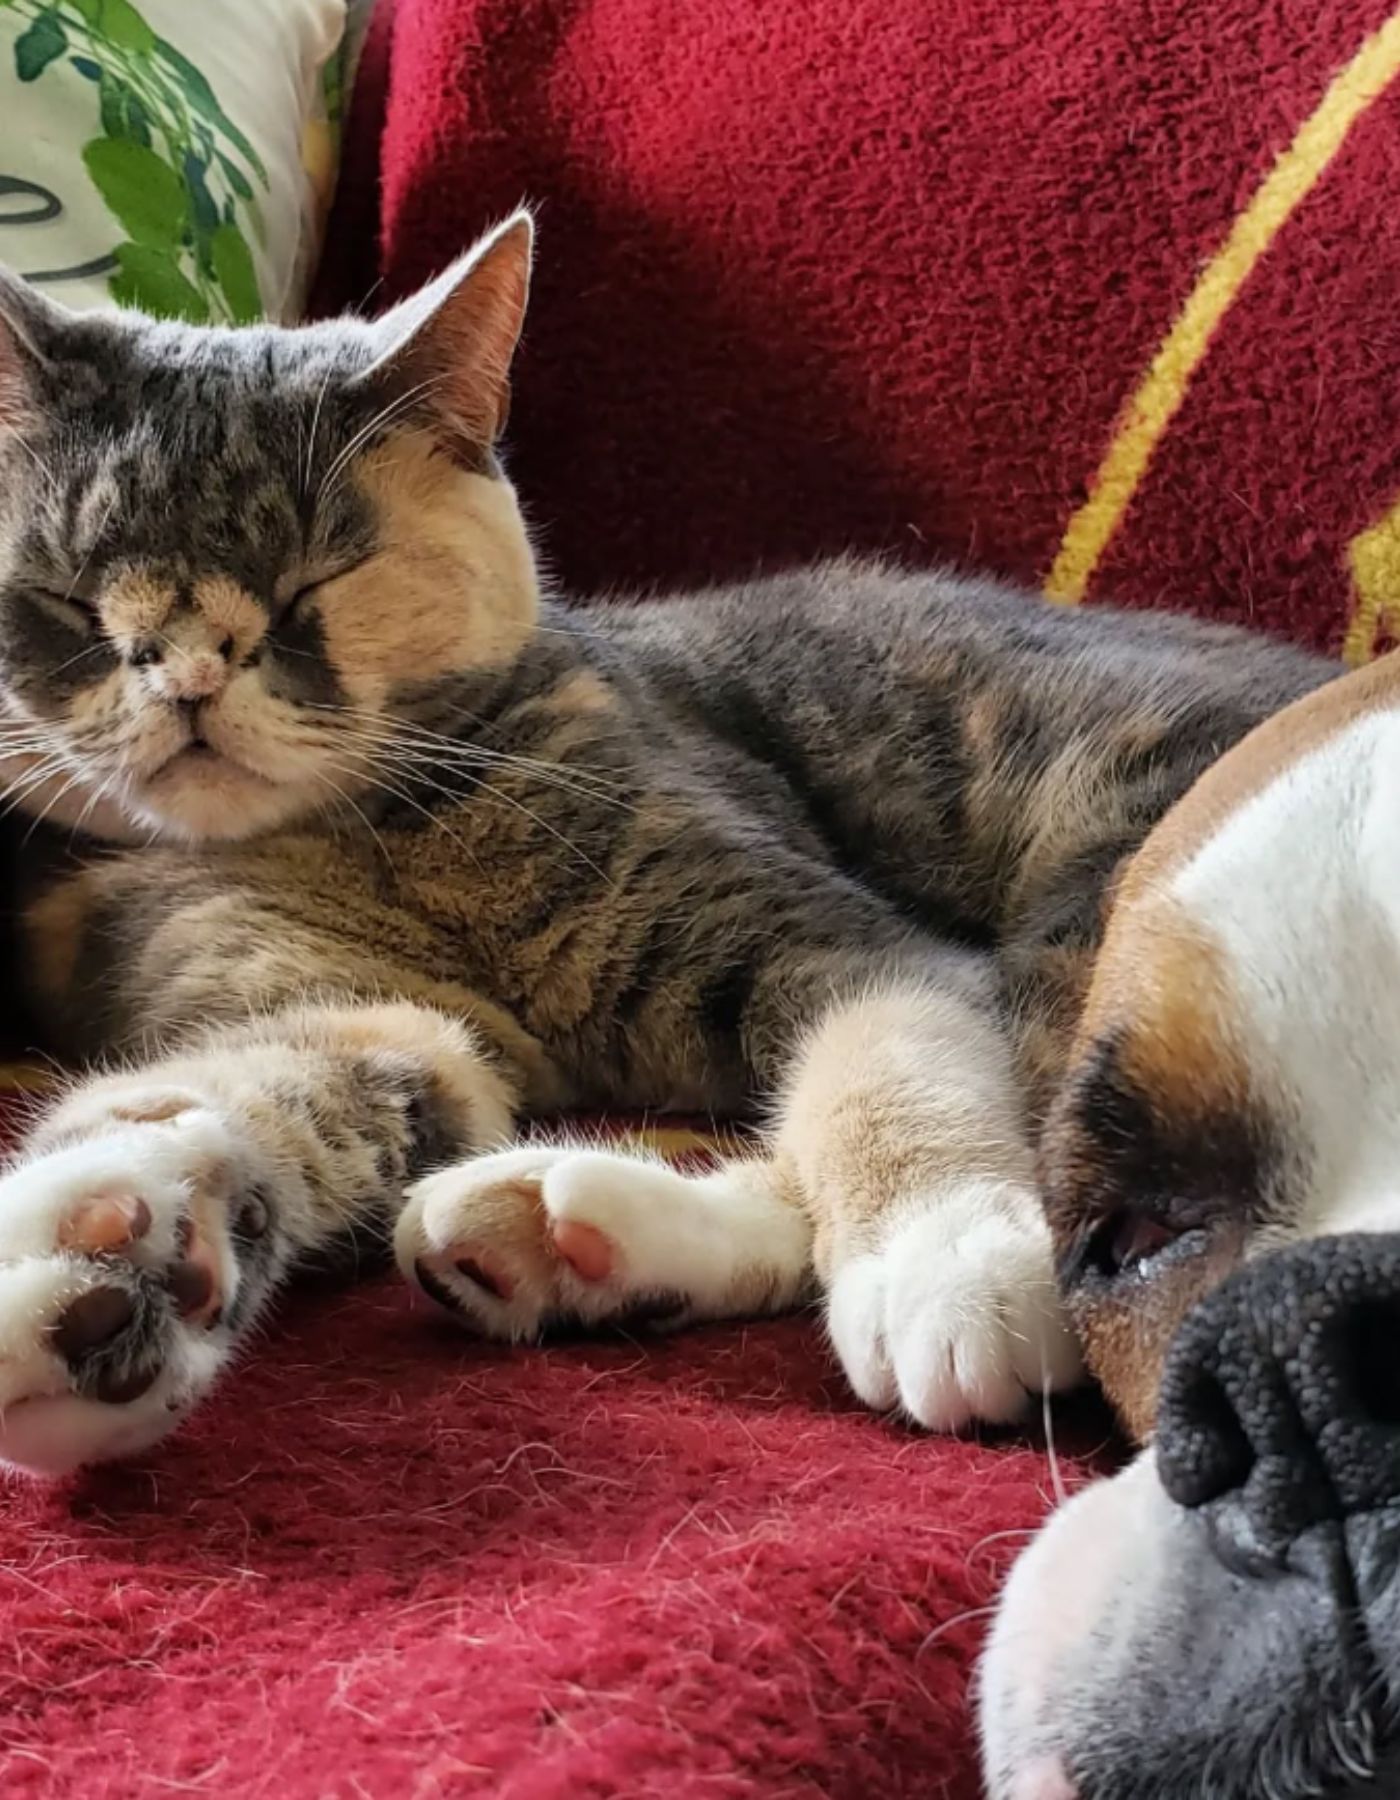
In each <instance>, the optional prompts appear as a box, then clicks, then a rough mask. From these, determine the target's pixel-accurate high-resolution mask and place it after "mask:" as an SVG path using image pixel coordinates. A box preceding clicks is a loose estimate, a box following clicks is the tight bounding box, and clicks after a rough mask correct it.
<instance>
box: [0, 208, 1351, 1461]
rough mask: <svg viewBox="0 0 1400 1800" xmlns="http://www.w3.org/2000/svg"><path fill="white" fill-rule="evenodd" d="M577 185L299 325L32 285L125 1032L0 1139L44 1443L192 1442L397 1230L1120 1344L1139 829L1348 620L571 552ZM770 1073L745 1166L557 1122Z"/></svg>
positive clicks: (528, 1299) (11, 360) (938, 1360)
mask: <svg viewBox="0 0 1400 1800" xmlns="http://www.w3.org/2000/svg"><path fill="white" fill-rule="evenodd" d="M530 237H531V233H530V226H529V221H528V219H526V218H525V217H523V216H521V217H516V218H513V219H511V220H509V221H508V222H507V223H506V224H505V225H503V226H502V227H501V228H500V229H499V230H497V231H496V232H494V233H493V234H492V235H490V236H489V237H488V238H487V239H485V240H484V241H483V242H482V243H481V244H480V245H478V246H477V248H476V249H475V250H474V251H472V252H471V253H470V254H469V255H468V256H467V257H465V258H464V259H463V260H462V261H461V262H460V263H458V264H457V265H456V266H455V267H454V268H452V269H450V270H449V271H448V272H447V273H446V274H445V275H444V276H443V277H442V278H441V279H440V280H438V281H437V282H435V283H434V284H433V285H432V286H430V287H429V288H427V289H426V290H425V291H424V292H423V293H421V294H420V295H418V296H417V297H416V298H414V299H412V300H410V301H409V302H407V303H406V304H404V305H402V306H400V307H398V308H397V309H395V310H393V311H391V312H390V313H388V314H387V315H386V316H385V317H384V318H383V319H381V320H379V321H378V322H374V323H368V322H363V321H359V320H344V321H341V322H338V323H333V324H325V325H316V326H312V327H310V328H307V329H302V330H294V331H287V330H276V329H270V328H263V327H257V328H252V329H247V330H241V331H223V330H196V329H190V328H187V327H184V326H179V325H174V324H163V323H156V322H153V321H151V320H146V319H141V318H137V317H131V316H128V317H123V318H107V317H97V316H92V317H83V318H78V317H74V316H72V315H69V314H67V313H65V312H63V311H61V310H60V309H58V308H57V307H55V306H54V305H53V304H52V303H51V302H49V301H48V300H46V299H43V298H41V297H40V296H38V295H36V294H35V293H33V292H31V291H29V290H28V289H26V288H25V287H24V286H23V284H21V283H19V282H18V281H15V280H13V279H6V280H5V281H4V283H3V287H2V288H0V320H2V321H3V322H2V323H0V459H3V490H0V611H2V612H3V617H0V702H2V703H3V723H0V761H3V765H4V766H3V774H4V777H5V779H6V781H7V783H8V786H9V791H10V793H11V795H12V796H13V797H14V799H15V800H16V801H18V802H19V803H20V804H21V805H22V806H23V807H24V808H25V809H27V810H28V811H29V812H30V813H31V814H33V815H34V816H35V817H36V818H38V819H42V820H44V821H46V824H45V827H44V829H43V830H41V831H39V832H38V833H37V835H34V837H33V842H32V844H31V850H33V849H35V848H36V847H38V846H42V855H41V856H40V857H39V866H38V867H37V868H35V869H33V870H31V871H30V872H29V874H28V876H27V882H28V885H27V888H26V891H25V895H24V899H23V906H22V916H21V918H20V920H19V931H20V935H21V941H22V954H21V961H22V964H23V968H24V972H25V977H26V979H27V981H28V983H29V984H30V999H31V1000H32V1002H33V1004H34V1005H35V1007H36V1008H37V1009H38V1016H40V1017H42V1018H43V1020H44V1021H45V1024H46V1026H47V1027H49V1028H50V1029H51V1030H52V1033H53V1036H54V1039H55V1041H56V1043H58V1044H59V1045H61V1047H62V1048H63V1050H64V1051H65V1052H67V1053H69V1054H76V1055H79V1056H85V1057H97V1058H105V1059H107V1067H106V1071H105V1072H101V1073H96V1074H92V1075H90V1076H85V1077H83V1078H82V1079H80V1080H78V1081H77V1082H76V1083H75V1085H73V1086H72V1087H71V1088H70V1089H69V1090H68V1091H67V1092H66V1093H65V1094H64V1095H63V1096H62V1097H61V1099H60V1100H59V1101H58V1102H57V1103H56V1104H55V1105H54V1106H53V1108H52V1109H51V1110H50V1111H49V1112H48V1114H47V1116H45V1117H44V1118H43V1119H42V1120H41V1121H40V1122H39V1123H38V1124H37V1126H36V1127H35V1129H34V1131H33V1133H32V1136H31V1138H30V1141H29V1142H28V1144H27V1146H26V1147H25V1150H24V1152H23V1153H22V1155H21V1156H20V1157H19V1158H18V1159H17V1160H16V1162H15V1163H14V1165H13V1166H12V1167H11V1169H10V1170H9V1172H8V1173H7V1174H6V1176H5V1177H4V1179H3V1182H0V1456H3V1457H4V1458H5V1459H6V1460H8V1461H10V1462H11V1463H13V1464H15V1465H18V1466H21V1467H24V1468H28V1469H32V1470H35V1471H44V1472H57V1471H61V1470H64V1469H67V1468H70V1467H72V1466H74V1465H76V1464H78V1463H81V1462H84V1461H90V1460H95V1459H100V1458H104V1457H111V1456H116V1455H120V1454H124V1453H126V1452H130V1451H133V1450H136V1449H138V1448H140V1447H143V1446H145V1445H148V1444H150V1443H152V1442H153V1441H154V1440H155V1439H157V1438H159V1437H160V1436H161V1435H162V1434H164V1433H165V1432H166V1431H168V1430H169V1429H170V1428H171V1427H172V1426H173V1425H174V1424H176V1423H177V1422H178V1421H179V1420H180V1419H181V1418H182V1417H183V1416H185V1415H186V1414H187V1413H188V1412H189V1411H190V1409H191V1408H192V1407H193V1406H194V1405H195V1404H196V1403H197V1402H198V1400H199V1399H200V1397H201V1396H202V1395H203V1394H204V1393H206V1392H207V1391H208V1389H209V1387H210V1385H211V1384H212V1383H213V1382H214V1381H215V1379H216V1377H217V1376H218V1374H219V1372H220V1370H221V1369H222V1368H223V1367H224V1366H225V1365H226V1364H227V1363H228V1361H229V1359H230V1357H231V1356H232V1354H233V1353H234V1351H235V1348H236V1346H237V1345H238V1344H239V1342H240V1340H242V1339H244V1338H246V1336H247V1335H248V1333H249V1330H250V1327H251V1326H252V1324H253V1321H254V1320H255V1319H256V1318H257V1316H258V1314H259V1313H260V1312H261V1310H262V1309H263V1308H264V1306H265V1304H266V1303H267V1301H268V1299H269V1297H270V1296H271V1295H272V1294H273V1293H274V1291H275V1290H276V1289H277V1288H278V1287H279V1285H280V1284H281V1283H282V1282H283V1280H284V1278H285V1277H286V1276H287V1275H288V1273H289V1272H290V1271H292V1270H293V1269H294V1268H295V1266H296V1265H297V1264H298V1263H300V1262H302V1261H303V1260H305V1259H308V1258H311V1257H314V1256H315V1255H316V1254H318V1253H322V1252H327V1251H331V1250H334V1249H335V1248H336V1247H338V1246H339V1247H342V1248H343V1247H344V1246H346V1245H347V1244H348V1245H352V1246H353V1245H355V1244H357V1243H358V1244H370V1243H372V1242H374V1241H375V1240H378V1241H380V1242H381V1243H383V1242H387V1241H392V1243H393V1246H394V1249H395V1251H396V1254H397V1259H398V1262H399V1264H400V1266H401V1268H402V1270H403V1272H404V1274H405V1275H406V1276H407V1277H408V1278H409V1279H410V1280H412V1281H415V1282H417V1283H418V1285H419V1286H420V1287H421V1288H423V1289H424V1290H425V1291H426V1292H427V1293H428V1294H430V1295H431V1296H432V1297H433V1298H434V1299H435V1300H437V1301H439V1302H440V1303H441V1304H442V1305H443V1306H444V1307H446V1308H447V1309H448V1310H449V1311H450V1312H452V1313H454V1314H456V1315H457V1316H458V1317H459V1318H460V1319H461V1320H462V1321H463V1322H464V1323H465V1324H467V1325H468V1326H470V1327H471V1328H472V1329H473V1330H475V1331H477V1332H480V1333H483V1334H485V1335H488V1336H491V1337H497V1338H533V1337H535V1336H537V1335H538V1334H540V1333H541V1332H542V1331H544V1330H545V1329H546V1328H548V1327H549V1326H550V1325H551V1324H553V1323H556V1322H559V1321H572V1322H574V1323H583V1324H585V1325H596V1324H600V1323H602V1322H604V1321H609V1320H616V1319H619V1318H620V1317H623V1316H630V1315H634V1314H637V1313H643V1314H647V1313H649V1314H652V1315H654V1316H658V1317H662V1318H665V1319H666V1320H667V1321H668V1322H670V1323H677V1322H681V1321H685V1320H690V1319H700V1318H717V1317H725V1316H729V1315H735V1314H747V1315H753V1314H761V1313H766V1312H772V1311H775V1310H777V1309H780V1308H787V1307H791V1306H793V1305H794V1304H796V1303H798V1302H800V1301H802V1300H803V1299H805V1298H809V1297H814V1296H816V1295H817V1294H820V1295H821V1296H823V1297H824V1306H825V1310H826V1317H827V1320H828V1323H829V1328H830V1333H831V1338H832V1342H833V1345H834V1347H835V1351H836V1354H837V1356H838V1357H839V1358H840V1360H841V1363H842V1364H843V1366H844V1368H845V1370H846V1373H847V1375H848V1377H849V1379H850V1381H851V1384H852V1386H853V1387H854V1388H855V1390H856V1391H857V1393H858V1394H859V1395H860V1396H861V1397H862V1399H864V1400H865V1401H867V1402H868V1403H869V1404H870V1405H871V1406H874V1407H882V1408H890V1407H896V1406H898V1407H901V1408H903V1410H904V1411H905V1412H906V1413H907V1414H909V1415H911V1416H912V1417H913V1418H914V1419H916V1420H919V1421H921V1422H922V1423H924V1424H925V1425H928V1426H932V1427H937V1428H943V1429H956V1428H958V1427H960V1426H962V1425H964V1424H965V1423H966V1422H967V1421H969V1420H970V1419H973V1418H983V1419H989V1420H1004V1419H1009V1418H1012V1417H1014V1416H1015V1415H1016V1414H1017V1413H1018V1412H1019V1411H1020V1410H1021V1409H1022V1407H1023V1406H1024V1404H1025V1403H1026V1399H1027V1395H1028V1394H1029V1393H1037V1394H1038V1393H1039V1392H1040V1391H1041V1389H1042V1387H1046V1386H1050V1387H1054V1386H1058V1385H1061V1384H1063V1383H1066V1382H1068V1381H1070V1380H1072V1379H1073V1378H1074V1377H1075V1375H1076V1372H1077V1369H1078V1356H1077V1351H1076V1347H1075V1345H1074V1342H1073V1340H1072V1337H1071V1335H1070V1333H1069V1331H1068V1329H1067V1328H1066V1326H1065V1324H1064V1323H1063V1322H1062V1319H1061V1316H1060V1313H1059V1310H1058V1307H1057V1303H1056V1298H1055V1291H1054V1282H1053V1276H1052V1270H1051V1266H1050V1253H1049V1248H1048V1240H1047V1235H1046V1230H1045V1227H1044V1225H1043V1223H1042V1220H1041V1216H1040V1211H1039V1207H1038V1205H1037V1200H1036V1190H1035V1180H1034V1134H1035V1121H1036V1119H1037V1118H1038V1117H1039V1115H1040V1111H1041V1108H1042V1105H1043V1099H1044V1096H1045V1094H1046V1092H1047V1089H1048V1087H1049V1085H1050V1084H1051V1083H1053V1081H1054V1079H1055V1075H1056V1071H1057V1070H1058V1068H1059V1067H1060V1066H1061V1062H1062V1059H1063V1057H1064V1054H1065V1049H1066V1041H1067V1035H1068V1034H1069V1033H1070V1031H1071V1030H1072V1027H1073V1023H1074V1018H1075V1010H1076V1007H1077V1005H1078V1002H1079V996H1080V993H1081V990H1082V988H1083V985H1084V981H1085V975H1086V966H1087V964H1088V962H1089V959H1090V958H1091V956H1092V954H1093V948H1094V944H1095V941H1096V938H1097V936H1098V933H1099V929H1100V924H1101V915H1102V912H1103V908H1104V906H1105V904H1106V899H1107V896H1108V894H1109V889H1110V883H1111V878H1112V875H1113V872H1114V870H1115V869H1116V868H1117V867H1118V865H1119V863H1120V861H1121V860H1122V858H1123V857H1124V856H1125V855H1127V854H1128V853H1129V852H1131V851H1132V849H1133V848H1134V846H1135V845H1136V844H1137V843H1138V842H1139V841H1140V840H1141V838H1142V837H1143V835H1144V833H1145V832H1146V831H1147V829H1148V828H1149V826H1150V825H1151V824H1152V823H1153V821H1154V820H1156V819H1157V818H1158V817H1159V816H1160V814H1161V813H1162V812H1163V810H1164V809H1165V808H1166V807H1167V806H1168V804H1169V803H1170V802H1171V801H1172V800H1174V799H1175V798H1176V796H1177V795H1179V794H1180V793H1181V792H1182V791H1183V789H1185V788H1186V786H1187V785H1188V784H1189V783H1190V782H1191V781H1192V779H1193V778H1194V777H1195V775H1196V774H1197V773H1198V772H1199V771H1200V770H1201V769H1203V768H1204V767H1205V766H1206V764H1207V763H1209V762H1210V761H1211V760H1212V758H1214V757H1216V756H1217V755H1218V754H1219V753H1220V752H1221V751H1222V750H1223V749H1224V748H1225V747H1226V746H1227V745H1228V744H1230V743H1232V742H1233V741H1234V740H1235V739H1236V738H1238V737H1240V736H1241V735H1243V733H1244V732H1246V731H1247V730H1249V728H1250V727H1251V726H1253V725H1254V724H1255V723H1256V721H1257V720H1259V719H1260V718H1262V717H1263V716H1264V715H1265V714H1267V713H1269V712H1271V711H1273V710H1274V709H1276V708H1278V707H1280V706H1282V705H1283V704H1284V703H1285V702H1287V701H1290V700H1292V699H1294V698H1295V697H1296V696H1297V695H1299V694H1300V693H1302V692H1303V691H1304V690H1306V689H1308V688H1310V687H1312V686H1314V685H1315V684H1317V683H1319V682H1322V681H1324V680H1326V679H1328V678H1329V677H1330V676H1331V675H1332V674H1333V672H1334V671H1333V669H1332V667H1331V665H1330V664H1327V663H1324V662H1321V661H1318V660H1315V659H1312V658H1309V657H1308V656H1305V655H1303V654H1301V653H1298V652H1295V651H1293V650H1289V649H1285V648H1282V647H1279V646H1276V645H1273V644H1270V643H1267V642H1264V641H1262V640H1258V639H1253V638H1248V637H1245V636H1243V635H1240V634H1238V633H1234V632H1231V631H1228V630H1224V629H1218V628H1211V627H1209V626H1205V625H1200V624H1192V623H1188V622H1184V621H1181V620H1171V619H1165V618H1150V617H1145V616H1143V617H1133V616H1113V615H1110V614H1108V613H1105V612H1090V613H1084V614H1077V613H1069V612H1064V611H1058V610H1055V609H1053V608H1050V607H1048V606H1045V605H1043V604H1039V603H1037V602H1035V601H1032V600H1029V599H1027V598H1025V597H1023V596H1020V595H1017V594H1014V593H1007V592H1005V591H1003V590H1002V589H1000V588H998V587H997V586H995V585H993V584H991V583H989V582H986V581H970V580H962V579H957V578H954V577H951V576H948V575H941V574H920V575H915V574H898V573H894V572H891V571H890V570H888V569H885V568H882V567H877V566H872V565H862V564H859V563H853V562H852V563H837V564H834V565H830V566H825V567H821V568H816V569H810V570H805V571H801V572H798V573H794V574H789V575H786V576H781V577H777V578H774V579H771V580H767V581H763V582H754V583H750V584H747V585H744V584H741V585H739V586H736V587H733V588H727V589H717V590H715V591H713V592H708V593H702V594H696V595H691V596H684V597H679V598H673V599H658V600H648V601H643V602H636V603H632V604H621V603H598V604H592V605H586V606H576V607H571V608H569V609H567V610H565V609H562V608H560V607H559V606H557V605H555V604H553V603H552V602H550V601H549V600H548V599H544V598H541V595H540V591H539V579H538V575H537V571H536V566H535V562H534V558H533V557H532V554H531V549H530V544H529V541H528V538H527V535H526V532H525V530H524V528H523V526H522V523H521V518H520V513H519V511H518V508H517V504H516V499H515V495H514V492H513V490H512V488H511V486H510V484H509V483H508V481H507V480H506V477H505V475H504V473H503V472H502V468H501V464H500V462H499V460H498V458H497V453H496V448H495V446H496V442H497V438H498V434H499V432H500V430H501V427H502V424H503V421H504V418H505V413H506V406H507V396H508V386H507V382H508V369H509V365H510V362H511V357H512V353H513V350H514V347H515V343H516V339H517V336H518V333H519V331H520V327H521V322H522V316H523V312H524V307H525V299H526V288H527V281H528V271H529V260H530ZM619 404H625V398H624V397H620V398H619ZM753 1106H758V1107H761V1108H764V1109H766V1112H767V1115H768V1126H767V1134H766V1137H765V1138H764V1139H763V1140H762V1143H763V1145H764V1147H763V1148H762V1150H761V1151H758V1150H756V1151H755V1153H754V1154H753V1155H752V1156H751V1157H749V1158H747V1159H742V1160H736V1161H733V1162H731V1163H729V1164H728V1165H727V1166H724V1167H722V1168H720V1169H719V1170H717V1171H715V1172H712V1173H708V1174H701V1175H682V1174H679V1173H676V1172H673V1171H671V1170H669V1169H667V1168H665V1167H664V1166H662V1165H661V1164H659V1163H657V1162H654V1161H647V1160H643V1159H636V1158H627V1157H623V1156H619V1155H615V1154H609V1153H607V1152H605V1151H603V1150H600V1149H598V1148H597V1147H589V1146H586V1145H583V1146H581V1145H579V1144H572V1145H571V1144H567V1143H566V1144H562V1145H555V1146H552V1147H550V1146H541V1145H538V1144H530V1145H528V1146H526V1147H515V1148H512V1147H510V1146H511V1133H512V1130H513V1127H514V1125H515V1123H516V1121H517V1120H518V1119H520V1118H521V1117H522V1116H523V1115H526V1114H538V1113H542V1112H554V1111H557V1110H559V1109H566V1108H579V1107H583V1108H589V1107H625V1108H633V1109H635V1108H642V1107H645V1108H656V1109H659V1108H667V1107H681V1108H686V1109H697V1110H703V1111H710V1112H713V1113H716V1114H734V1113H737V1112H740V1111H743V1110H744V1109H746V1108H750V1107H753Z"/></svg>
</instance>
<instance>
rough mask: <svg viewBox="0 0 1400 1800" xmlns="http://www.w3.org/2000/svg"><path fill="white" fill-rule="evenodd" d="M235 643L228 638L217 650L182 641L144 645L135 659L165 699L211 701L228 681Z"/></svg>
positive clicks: (174, 701)
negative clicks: (193, 647) (232, 643)
mask: <svg viewBox="0 0 1400 1800" xmlns="http://www.w3.org/2000/svg"><path fill="white" fill-rule="evenodd" d="M231 651H232V645H231V642H228V641H226V643H225V644H221V645H220V646H219V647H218V649H215V650H206V649H186V648H185V647H184V646H182V645H179V644H170V643H167V644H163V645H160V646H158V647H157V646H143V648H142V651H141V653H140V654H138V655H136V656H133V657H132V659H131V660H132V661H133V662H134V663H135V664H136V665H137V666H138V667H139V668H142V669H144V670H145V672H146V680H147V683H148V684H149V686H150V687H151V688H152V690H153V691H154V692H155V693H157V694H159V695H160V697H161V699H162V700H168V701H169V702H170V703H171V705H173V706H178V705H181V704H184V703H188V702H190V701H196V700H211V699H212V698H213V697H214V695H215V694H218V693H221V692H222V691H223V689H224V688H225V687H226V686H227V684H228V678H229V670H230V663H231V661H232V655H231Z"/></svg>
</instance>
